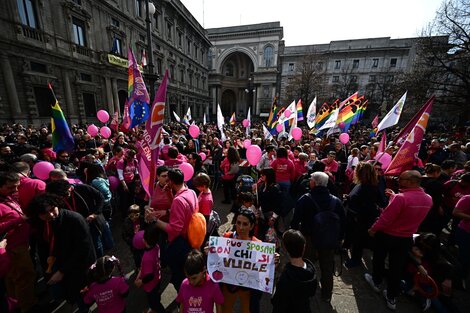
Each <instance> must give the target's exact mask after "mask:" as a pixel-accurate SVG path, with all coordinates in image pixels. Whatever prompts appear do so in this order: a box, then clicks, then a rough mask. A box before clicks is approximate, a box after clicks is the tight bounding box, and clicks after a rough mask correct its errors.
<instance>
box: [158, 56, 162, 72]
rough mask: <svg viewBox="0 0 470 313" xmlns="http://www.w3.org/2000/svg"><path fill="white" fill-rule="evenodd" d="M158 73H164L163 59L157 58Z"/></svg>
mask: <svg viewBox="0 0 470 313" xmlns="http://www.w3.org/2000/svg"><path fill="white" fill-rule="evenodd" d="M157 74H159V75H162V59H160V58H158V59H157Z"/></svg>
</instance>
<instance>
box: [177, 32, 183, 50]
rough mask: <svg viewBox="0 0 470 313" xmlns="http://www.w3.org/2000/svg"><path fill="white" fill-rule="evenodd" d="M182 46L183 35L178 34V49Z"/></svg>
mask: <svg viewBox="0 0 470 313" xmlns="http://www.w3.org/2000/svg"><path fill="white" fill-rule="evenodd" d="M182 46H183V34H182V33H180V32H178V47H180V48H181V47H182Z"/></svg>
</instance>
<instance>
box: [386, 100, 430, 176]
mask: <svg viewBox="0 0 470 313" xmlns="http://www.w3.org/2000/svg"><path fill="white" fill-rule="evenodd" d="M434 99H435V97H434V96H432V97H431V98H430V99H429V100H428V101H427V102H426V104H425V106H424V107H423V108H424V110H422V114H421V116H420V118H419V119H418V120H417V122H416V124H415V125H414V127H413V129H412V130H411V132H410V133H409V135H408V136H407V137H406V140H405V142H404V143H403V144H402V146H401V147H400V150H398V152H397V154H396V155H395V157H394V158H393V160H392V162H391V163H390V165H389V166H388V168H387V170H386V171H385V175H392V176H398V175H400V174H401V173H402V172H404V171H406V170H410V169H412V168H413V166H414V164H415V161H416V159H417V158H418V152H419V148H420V146H421V142H422V141H423V137H424V133H425V132H426V127H427V125H428V120H429V116H430V114H431V110H432V104H433V102H434Z"/></svg>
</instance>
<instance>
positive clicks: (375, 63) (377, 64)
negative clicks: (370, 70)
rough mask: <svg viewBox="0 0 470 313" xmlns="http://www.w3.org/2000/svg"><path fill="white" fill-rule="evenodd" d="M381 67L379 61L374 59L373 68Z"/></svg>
mask: <svg viewBox="0 0 470 313" xmlns="http://www.w3.org/2000/svg"><path fill="white" fill-rule="evenodd" d="M378 66H379V59H372V67H378Z"/></svg>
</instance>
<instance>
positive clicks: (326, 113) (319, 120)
mask: <svg viewBox="0 0 470 313" xmlns="http://www.w3.org/2000/svg"><path fill="white" fill-rule="evenodd" d="M339 105H340V101H339V99H336V100H335V101H334V102H333V103H332V104H331V105H328V104H327V103H326V102H325V103H323V104H322V106H321V107H320V110H319V111H318V113H317V116H316V118H315V128H316V129H320V128H321V127H322V126H323V124H325V122H326V121H328V119H329V118H330V116H331V114H333V113H334V111H335V110H336V109H337V108H339Z"/></svg>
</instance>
